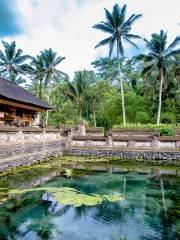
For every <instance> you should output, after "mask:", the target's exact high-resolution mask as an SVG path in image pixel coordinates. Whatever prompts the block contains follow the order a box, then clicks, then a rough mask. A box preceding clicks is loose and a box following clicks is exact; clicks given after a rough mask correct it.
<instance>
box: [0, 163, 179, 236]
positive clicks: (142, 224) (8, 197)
mask: <svg viewBox="0 0 180 240" xmlns="http://www.w3.org/2000/svg"><path fill="white" fill-rule="evenodd" d="M59 161H60V160H54V161H52V162H51V163H44V164H41V165H38V166H34V167H31V168H28V169H23V170H18V171H17V170H16V171H12V172H10V173H9V174H7V175H2V176H0V201H1V204H0V240H3V239H19V240H20V239H23V240H36V239H53V240H55V239H59V240H125V239H126V240H139V239H145V240H150V239H152V240H156V239H172V240H175V239H180V221H179V217H180V187H179V183H180V177H179V176H180V172H179V170H178V169H177V168H175V167H174V168H160V167H155V166H153V167H151V166H141V165H138V166H137V165H136V164H134V165H130V166H129V165H127V164H120V163H119V164H118V163H117V162H114V163H113V162H111V164H110V163H108V162H107V163H99V162H96V163H84V164H83V163H74V164H73V165H69V164H68V165H65V166H61V165H60V164H59ZM65 167H66V168H68V169H71V170H65ZM62 187H63V189H67V190H68V189H69V188H70V189H71V190H72V189H74V190H73V191H78V192H77V194H78V196H82V197H81V198H80V200H79V202H78V204H79V206H76V205H77V204H74V205H75V206H74V205H72V204H60V203H59V202H57V201H56V200H55V199H54V198H55V197H54V193H52V192H51V190H52V189H62ZM19 189H22V191H21V192H18V191H19ZM12 190H13V191H12ZM53 191H55V190H53ZM75 194H76V192H75ZM79 194H82V195H79ZM73 196H74V195H73ZM73 196H71V195H70V196H69V197H70V198H71V199H72V198H73ZM86 196H88V197H89V196H90V197H91V196H94V197H96V196H98V197H99V198H103V196H121V197H120V199H119V200H118V199H116V200H115V201H112V199H110V198H104V199H103V200H102V201H101V202H100V203H94V204H93V203H92V205H91V204H89V203H88V202H87V199H86ZM42 198H43V199H42ZM47 200H48V201H47ZM73 200H74V199H73ZM76 200H77V199H76ZM89 205H90V206H89Z"/></svg>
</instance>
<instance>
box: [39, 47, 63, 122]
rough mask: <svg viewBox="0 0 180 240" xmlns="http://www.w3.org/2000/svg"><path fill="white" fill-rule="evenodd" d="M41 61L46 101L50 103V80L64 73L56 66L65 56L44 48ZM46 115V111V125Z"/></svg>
mask: <svg viewBox="0 0 180 240" xmlns="http://www.w3.org/2000/svg"><path fill="white" fill-rule="evenodd" d="M41 55H42V58H43V62H44V74H45V75H44V78H45V82H44V83H45V86H47V87H48V99H47V101H48V103H50V95H51V87H52V81H53V79H55V77H56V76H57V75H58V74H64V75H66V74H65V73H63V72H61V71H59V70H57V69H56V67H57V66H58V65H59V64H60V63H61V62H62V61H63V60H64V59H65V57H60V56H59V57H57V53H56V52H53V51H52V49H51V48H50V49H45V50H44V51H42V52H41ZM48 115H49V112H48V111H47V114H46V125H47V124H48Z"/></svg>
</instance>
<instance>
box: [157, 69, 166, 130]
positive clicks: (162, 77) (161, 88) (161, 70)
mask: <svg viewBox="0 0 180 240" xmlns="http://www.w3.org/2000/svg"><path fill="white" fill-rule="evenodd" d="M163 82H164V74H163V69H162V68H161V69H160V84H159V105H158V114H157V125H159V124H160V120H161V106H162V91H163Z"/></svg>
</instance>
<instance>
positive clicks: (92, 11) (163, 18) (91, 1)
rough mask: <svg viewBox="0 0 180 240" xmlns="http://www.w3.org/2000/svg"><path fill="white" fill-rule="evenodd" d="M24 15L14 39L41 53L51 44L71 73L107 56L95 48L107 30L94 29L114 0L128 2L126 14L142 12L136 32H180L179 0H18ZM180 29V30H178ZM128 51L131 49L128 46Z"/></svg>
mask: <svg viewBox="0 0 180 240" xmlns="http://www.w3.org/2000/svg"><path fill="white" fill-rule="evenodd" d="M16 1H17V6H18V9H19V11H20V12H21V13H22V16H23V27H24V33H23V34H22V35H20V36H17V37H14V38H13V39H10V38H7V39H6V40H16V42H17V45H18V47H20V48H22V49H23V50H24V52H26V53H30V54H33V55H35V54H38V53H39V51H41V50H43V49H44V48H50V47H51V48H52V49H53V50H54V51H57V52H58V54H59V55H61V56H65V57H66V60H64V61H63V62H62V63H61V64H60V66H59V68H60V69H61V70H62V71H65V72H67V73H68V74H69V75H70V76H71V77H72V76H73V72H74V71H76V70H79V69H84V68H86V69H90V68H92V67H91V62H92V61H94V60H95V59H96V58H97V57H98V56H106V55H107V54H108V49H107V48H99V49H96V50H95V49H94V46H95V45H96V44H97V43H98V41H100V40H101V39H102V38H103V37H104V36H106V35H105V34H103V33H101V32H98V31H97V30H95V29H92V26H93V25H94V24H95V23H98V22H100V21H101V20H103V19H104V11H103V7H106V8H108V9H111V8H112V6H113V4H114V3H115V2H120V3H121V4H123V3H126V4H127V5H128V12H127V14H128V15H129V14H131V13H142V14H143V17H142V19H140V20H139V21H138V22H137V23H136V24H135V25H134V29H133V30H134V33H137V34H139V35H141V36H145V37H147V38H149V37H150V35H151V33H152V32H159V30H160V29H164V30H168V34H169V39H170V40H172V39H173V38H174V37H175V36H176V35H178V34H179V32H180V27H179V26H178V22H180V14H179V9H180V1H179V0H166V1H164V0H143V1H139V0H126V1H113V0H23V1H22V0H16ZM178 31H179V32H178ZM126 50H127V52H129V51H130V50H129V49H126Z"/></svg>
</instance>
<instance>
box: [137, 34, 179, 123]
mask: <svg viewBox="0 0 180 240" xmlns="http://www.w3.org/2000/svg"><path fill="white" fill-rule="evenodd" d="M144 41H145V43H146V47H147V49H148V50H149V52H148V53H147V54H140V55H139V56H137V57H136V59H137V60H141V61H143V62H144V67H143V70H142V74H143V76H146V78H147V77H149V76H152V75H153V76H156V79H157V80H158V81H159V103H158V112H157V125H159V124H160V119H161V107H162V92H163V83H164V79H165V77H166V74H167V71H168V69H169V66H171V65H172V63H173V61H175V60H174V56H176V55H178V54H180V48H178V49H177V48H176V47H177V46H178V44H179V43H180V36H177V37H176V38H175V40H174V41H173V42H172V43H171V44H170V45H169V46H168V47H167V33H165V32H164V31H163V30H161V31H160V33H159V34H157V33H153V34H152V37H151V40H150V41H148V40H147V39H144Z"/></svg>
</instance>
